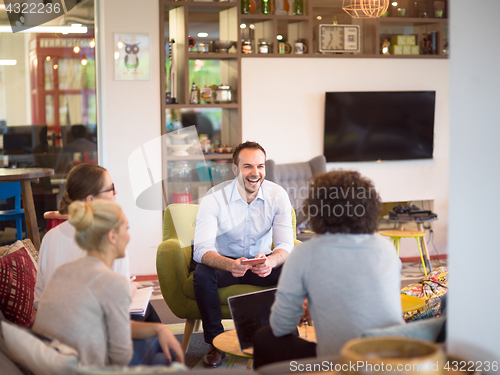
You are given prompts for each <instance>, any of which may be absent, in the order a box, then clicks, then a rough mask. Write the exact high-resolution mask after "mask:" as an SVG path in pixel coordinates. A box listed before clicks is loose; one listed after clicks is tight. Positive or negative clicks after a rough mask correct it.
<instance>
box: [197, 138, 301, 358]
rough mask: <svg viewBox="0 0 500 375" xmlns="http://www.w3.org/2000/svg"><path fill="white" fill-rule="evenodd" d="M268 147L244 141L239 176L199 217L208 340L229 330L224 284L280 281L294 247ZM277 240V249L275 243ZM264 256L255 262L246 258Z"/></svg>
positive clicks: (200, 285) (209, 197) (201, 300)
mask: <svg viewBox="0 0 500 375" xmlns="http://www.w3.org/2000/svg"><path fill="white" fill-rule="evenodd" d="M265 163H266V153H265V151H264V149H263V148H262V146H260V145H259V144H258V143H256V142H245V143H242V144H240V145H238V146H237V147H236V149H235V151H234V154H233V166H232V168H233V172H234V174H235V176H236V178H235V179H234V180H231V181H226V182H224V183H221V184H219V185H217V186H215V187H213V188H212V189H211V190H210V191H209V192H208V193H207V194H206V195H205V197H204V198H203V200H202V202H201V204H200V209H199V211H198V215H197V217H196V229H195V241H194V254H193V257H194V260H195V261H196V262H198V263H199V264H198V265H197V267H196V270H195V273H194V292H195V296H196V301H197V303H198V307H199V309H200V312H201V316H202V321H203V331H204V335H205V341H206V342H207V343H209V344H212V341H213V339H214V338H215V337H216V336H217V335H219V334H220V333H222V332H224V328H223V326H222V323H221V319H222V317H221V309H220V300H219V294H218V288H221V287H226V286H229V285H235V284H250V285H258V286H274V285H276V284H277V282H278V278H279V275H280V272H281V265H282V264H283V263H284V262H285V260H286V258H287V257H288V255H289V254H290V252H291V251H292V249H293V228H292V214H291V211H292V208H291V203H290V199H289V197H288V194H287V192H286V191H285V189H283V188H282V187H281V186H279V185H277V184H275V183H273V182H271V181H268V180H264V178H265V176H266V166H265ZM273 240H274V249H273V250H272V251H271V244H272V242H273ZM252 258H264V259H265V261H264V263H261V264H257V265H254V266H251V265H247V264H243V263H242V260H245V259H252ZM221 361H222V353H221V352H219V351H218V350H217V349H215V348H214V347H213V345H212V346H211V347H210V350H209V352H208V353H207V355H206V356H205V358H204V359H203V365H204V366H205V367H218V366H220V364H221Z"/></svg>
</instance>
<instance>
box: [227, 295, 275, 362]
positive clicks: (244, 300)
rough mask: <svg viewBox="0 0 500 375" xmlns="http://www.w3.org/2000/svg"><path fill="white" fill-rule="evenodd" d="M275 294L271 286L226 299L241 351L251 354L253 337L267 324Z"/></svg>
mask: <svg viewBox="0 0 500 375" xmlns="http://www.w3.org/2000/svg"><path fill="white" fill-rule="evenodd" d="M275 294H276V288H272V289H266V290H262V291H258V292H252V293H247V294H240V295H238V296H232V297H229V298H228V299H227V302H228V304H229V310H230V311H231V315H232V317H233V321H234V327H235V329H236V335H237V336H238V341H239V343H240V349H241V351H242V352H243V353H246V354H252V355H253V338H254V336H255V333H256V332H257V330H258V329H259V328H262V327H265V326H268V325H269V317H270V315H271V306H272V305H273V303H274V297H275Z"/></svg>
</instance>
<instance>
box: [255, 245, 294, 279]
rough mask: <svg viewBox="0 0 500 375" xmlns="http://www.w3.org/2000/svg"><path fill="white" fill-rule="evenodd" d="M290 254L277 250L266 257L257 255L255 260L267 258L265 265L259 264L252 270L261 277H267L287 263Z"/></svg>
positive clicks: (261, 254) (262, 254)
mask: <svg viewBox="0 0 500 375" xmlns="http://www.w3.org/2000/svg"><path fill="white" fill-rule="evenodd" d="M288 255H290V253H289V252H288V251H286V250H283V249H276V250H274V251H273V252H272V253H271V254H270V255H268V256H267V257H266V255H265V254H264V253H260V254H257V255H256V256H255V258H266V261H265V263H262V264H257V265H255V266H253V267H251V268H250V270H251V271H252V272H253V273H255V274H256V275H258V276H260V277H267V276H269V274H270V273H271V272H272V270H273V268H275V267H279V266H281V265H282V264H283V263H285V260H286V259H287V258H288Z"/></svg>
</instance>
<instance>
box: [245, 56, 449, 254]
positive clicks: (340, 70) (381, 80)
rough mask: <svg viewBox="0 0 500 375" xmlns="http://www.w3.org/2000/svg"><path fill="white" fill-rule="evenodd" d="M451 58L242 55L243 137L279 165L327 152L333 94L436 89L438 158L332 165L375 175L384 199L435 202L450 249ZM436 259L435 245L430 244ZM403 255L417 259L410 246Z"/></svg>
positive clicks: (437, 232) (440, 240) (442, 249)
mask: <svg viewBox="0 0 500 375" xmlns="http://www.w3.org/2000/svg"><path fill="white" fill-rule="evenodd" d="M448 65H449V64H448V60H445V59H434V60H431V59H352V58H335V59H334V58H332V59H318V58H295V59H294V58H287V59H283V58H260V59H258V58H243V61H242V88H241V89H242V104H243V105H242V121H243V140H244V141H246V140H255V141H257V142H259V143H261V144H262V146H263V147H264V148H265V149H266V152H267V157H268V158H270V159H274V160H275V161H276V162H277V163H292V162H298V161H306V160H309V159H310V158H313V157H315V156H317V155H320V154H322V153H323V122H324V101H325V92H327V91H398V90H401V91H405V90H435V91H436V114H435V128H434V130H435V138H434V159H432V160H421V161H386V162H381V163H376V162H362V163H329V164H328V168H329V169H332V168H343V169H356V170H359V171H360V173H362V174H363V175H365V176H367V177H369V178H371V179H372V180H373V181H374V183H375V186H376V187H377V189H378V191H379V193H380V195H381V197H382V200H383V201H385V202H395V201H407V200H413V201H418V200H427V199H429V200H434V211H435V212H436V213H438V218H439V220H438V221H436V222H434V223H433V229H434V236H435V237H434V241H433V242H434V245H435V246H436V249H437V251H438V253H439V254H444V253H446V252H447V219H448V217H447V216H448V215H447V209H448V152H449V146H448V140H449V119H448V95H449V93H448V84H449V82H448ZM429 248H430V251H431V255H435V250H434V246H430V247H429ZM401 256H402V257H407V256H418V248H417V246H416V245H415V244H414V243H413V241H412V243H411V244H410V243H403V242H402V248H401Z"/></svg>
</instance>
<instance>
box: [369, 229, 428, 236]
mask: <svg viewBox="0 0 500 375" xmlns="http://www.w3.org/2000/svg"><path fill="white" fill-rule="evenodd" d="M378 233H379V234H380V235H382V236H386V237H404V238H407V237H424V236H425V232H421V231H419V230H398V229H393V230H381V231H379V232H378Z"/></svg>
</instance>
